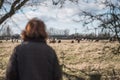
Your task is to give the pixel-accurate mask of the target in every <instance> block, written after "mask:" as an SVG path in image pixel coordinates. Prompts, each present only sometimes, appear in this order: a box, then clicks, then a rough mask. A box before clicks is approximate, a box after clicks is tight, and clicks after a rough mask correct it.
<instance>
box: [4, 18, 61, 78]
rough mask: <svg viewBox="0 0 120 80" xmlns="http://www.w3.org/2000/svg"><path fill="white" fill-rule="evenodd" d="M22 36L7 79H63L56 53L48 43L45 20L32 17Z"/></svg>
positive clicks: (13, 55) (7, 73) (10, 63)
mask: <svg viewBox="0 0 120 80" xmlns="http://www.w3.org/2000/svg"><path fill="white" fill-rule="evenodd" d="M21 36H22V39H23V42H22V43H21V44H20V45H18V46H17V47H15V49H14V51H13V53H12V56H11V58H10V60H9V64H8V67H7V71H6V80H61V78H62V74H61V69H60V65H59V63H58V59H57V56H56V53H55V51H54V50H53V49H52V48H51V47H50V46H48V45H47V44H46V39H47V33H46V31H45V24H44V22H43V21H41V20H39V19H37V18H33V19H31V20H30V21H29V22H28V23H27V25H26V27H25V30H24V31H23V32H22V34H21Z"/></svg>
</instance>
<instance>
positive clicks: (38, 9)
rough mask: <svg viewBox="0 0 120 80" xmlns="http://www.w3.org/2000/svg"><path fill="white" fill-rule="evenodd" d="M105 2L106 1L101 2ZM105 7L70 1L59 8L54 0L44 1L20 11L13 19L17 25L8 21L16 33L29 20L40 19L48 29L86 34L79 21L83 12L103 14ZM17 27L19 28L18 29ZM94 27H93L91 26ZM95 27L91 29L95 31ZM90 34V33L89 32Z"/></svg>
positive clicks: (91, 3)
mask: <svg viewBox="0 0 120 80" xmlns="http://www.w3.org/2000/svg"><path fill="white" fill-rule="evenodd" d="M99 1H104V0H99ZM104 7H105V6H104V5H103V4H101V3H94V2H93V0H90V1H89V2H88V3H85V2H84V1H83V0H79V4H76V3H75V2H74V3H72V2H70V1H68V0H66V2H65V3H64V6H63V7H62V8H59V5H57V6H55V5H52V0H46V1H43V2H42V3H41V4H40V5H39V6H25V7H23V8H22V9H21V10H22V11H23V13H24V14H23V13H22V12H21V10H19V11H18V12H17V13H16V14H15V15H13V16H12V19H13V21H14V22H16V24H13V21H12V20H11V19H10V20H8V24H9V25H10V26H13V28H14V29H13V30H14V32H15V33H20V32H21V30H23V29H24V27H25V25H26V23H27V22H28V20H29V19H31V18H33V17H38V18H40V19H42V20H43V21H44V22H45V24H46V25H47V28H50V27H53V28H57V29H69V30H70V34H72V33H74V32H75V29H77V32H78V33H86V32H88V31H86V28H84V27H83V25H82V23H81V22H75V21H79V20H80V19H81V17H80V16H79V15H82V13H81V10H86V11H90V12H93V13H94V12H101V11H102V9H103V8H104ZM16 26H17V27H16ZM89 26H92V25H89ZM94 27H95V26H92V27H90V28H91V29H93V28H94ZM89 32H90V31H89Z"/></svg>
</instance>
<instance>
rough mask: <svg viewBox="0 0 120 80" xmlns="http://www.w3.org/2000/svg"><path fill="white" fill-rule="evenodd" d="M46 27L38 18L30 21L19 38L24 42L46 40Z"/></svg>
mask: <svg viewBox="0 0 120 80" xmlns="http://www.w3.org/2000/svg"><path fill="white" fill-rule="evenodd" d="M47 36H48V35H47V32H46V25H45V24H44V22H43V21H42V20H40V19H38V18H33V19H31V20H30V21H29V22H28V23H27V25H26V27H25V30H23V32H22V33H21V37H22V39H23V40H24V41H29V40H37V41H39V40H46V39H47Z"/></svg>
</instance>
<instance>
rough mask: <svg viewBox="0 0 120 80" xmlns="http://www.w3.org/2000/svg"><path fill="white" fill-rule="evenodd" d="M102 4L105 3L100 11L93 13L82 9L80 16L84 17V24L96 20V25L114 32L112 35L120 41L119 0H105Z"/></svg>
mask: <svg viewBox="0 0 120 80" xmlns="http://www.w3.org/2000/svg"><path fill="white" fill-rule="evenodd" d="M102 4H104V5H105V8H104V9H103V10H104V11H103V12H102V13H97V14H95V13H92V12H87V11H84V10H82V12H83V15H82V16H84V17H85V18H86V20H85V21H84V26H86V25H87V24H91V23H92V22H94V21H98V22H99V25H98V27H101V28H102V29H107V30H109V31H110V32H112V33H114V36H115V37H116V39H117V40H118V41H119V43H120V36H119V34H120V5H119V4H120V0H116V2H115V3H113V2H112V1H111V0H105V1H104V2H102Z"/></svg>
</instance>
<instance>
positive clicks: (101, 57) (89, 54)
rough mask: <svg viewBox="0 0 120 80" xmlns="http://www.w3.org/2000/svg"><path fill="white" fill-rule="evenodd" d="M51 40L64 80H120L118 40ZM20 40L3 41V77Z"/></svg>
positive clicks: (0, 75) (0, 49) (0, 79)
mask: <svg viewBox="0 0 120 80" xmlns="http://www.w3.org/2000/svg"><path fill="white" fill-rule="evenodd" d="M70 42H71V41H62V42H61V43H48V45H50V46H51V47H53V48H54V49H55V51H56V53H57V55H58V58H59V61H60V64H61V66H62V69H63V80H120V45H119V44H118V43H117V42H112V43H110V42H107V41H99V42H88V41H81V42H80V43H77V42H75V43H70ZM18 44H20V43H11V42H3V43H0V80H4V79H3V78H4V74H5V69H6V65H7V63H8V60H9V57H10V55H11V53H12V50H13V48H14V47H15V46H16V45H18Z"/></svg>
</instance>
